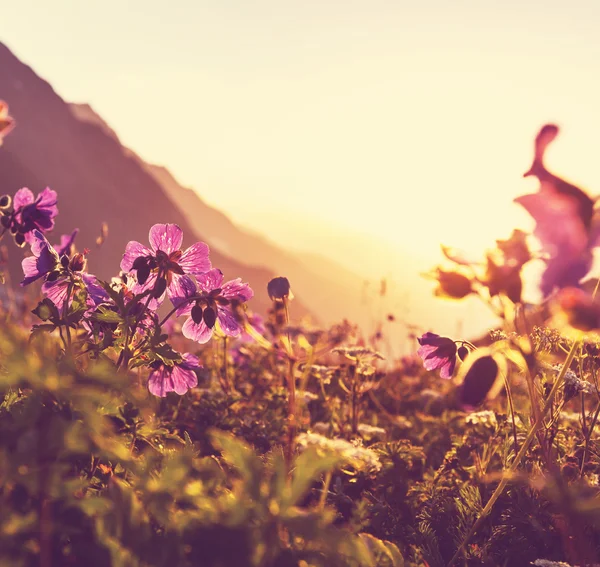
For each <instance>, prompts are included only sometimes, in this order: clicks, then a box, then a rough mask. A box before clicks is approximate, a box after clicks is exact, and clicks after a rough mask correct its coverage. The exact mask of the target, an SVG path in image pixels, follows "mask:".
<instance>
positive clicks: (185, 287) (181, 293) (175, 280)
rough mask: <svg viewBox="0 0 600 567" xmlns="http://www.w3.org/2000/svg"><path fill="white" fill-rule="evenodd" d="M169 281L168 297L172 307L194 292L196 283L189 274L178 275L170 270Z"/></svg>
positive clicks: (191, 295)
mask: <svg viewBox="0 0 600 567" xmlns="http://www.w3.org/2000/svg"><path fill="white" fill-rule="evenodd" d="M170 276H171V283H170V284H169V287H168V288H167V293H168V295H169V299H170V300H171V303H172V304H173V306H174V307H177V306H178V305H179V304H181V303H182V302H183V301H184V300H185V299H186V298H188V297H193V296H194V295H195V294H196V284H195V283H194V282H193V280H192V278H190V277H189V276H180V275H179V274H174V273H173V272H171V274H170Z"/></svg>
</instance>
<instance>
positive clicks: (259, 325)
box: [240, 313, 266, 343]
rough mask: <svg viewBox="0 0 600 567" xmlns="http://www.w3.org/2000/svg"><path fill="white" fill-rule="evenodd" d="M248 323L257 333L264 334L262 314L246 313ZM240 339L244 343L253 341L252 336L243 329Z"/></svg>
mask: <svg viewBox="0 0 600 567" xmlns="http://www.w3.org/2000/svg"><path fill="white" fill-rule="evenodd" d="M247 318H248V324H249V325H250V326H251V327H252V328H253V329H254V330H255V331H256V332H257V333H258V334H259V335H264V334H265V332H266V327H265V322H264V319H263V317H262V315H259V314H258V313H250V314H249V315H248V317H247ZM240 339H241V340H242V341H243V342H245V343H252V342H254V341H255V339H254V337H252V336H251V335H250V334H248V333H247V332H246V331H245V330H243V331H242V335H241V336H240Z"/></svg>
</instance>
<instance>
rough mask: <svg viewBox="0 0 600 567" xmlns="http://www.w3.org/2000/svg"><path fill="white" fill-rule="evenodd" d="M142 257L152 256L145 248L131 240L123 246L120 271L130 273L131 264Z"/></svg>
mask: <svg viewBox="0 0 600 567" xmlns="http://www.w3.org/2000/svg"><path fill="white" fill-rule="evenodd" d="M140 256H141V257H144V256H153V254H152V251H151V250H150V249H149V248H146V247H145V246H144V245H143V244H140V243H139V242H137V241H135V240H131V241H129V242H128V243H127V246H125V254H123V259H122V260H121V270H123V271H124V272H130V271H131V268H132V266H133V263H134V262H135V261H136V260H137V259H138V258H139V257H140Z"/></svg>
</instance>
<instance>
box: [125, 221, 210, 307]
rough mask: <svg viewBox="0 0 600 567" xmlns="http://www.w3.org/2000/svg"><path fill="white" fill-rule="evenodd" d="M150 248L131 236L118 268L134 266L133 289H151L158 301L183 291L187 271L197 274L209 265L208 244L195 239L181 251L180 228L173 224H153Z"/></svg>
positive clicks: (127, 268)
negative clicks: (134, 284)
mask: <svg viewBox="0 0 600 567" xmlns="http://www.w3.org/2000/svg"><path fill="white" fill-rule="evenodd" d="M148 239H149V241H150V246H151V247H152V249H151V250H150V249H148V248H146V246H144V245H143V244H140V243H139V242H136V241H134V240H132V241H131V242H129V243H128V244H127V247H126V248H125V254H123V259H122V260H121V269H122V270H123V271H125V272H130V271H132V270H135V272H136V278H137V285H136V286H135V288H134V291H135V292H136V293H141V292H143V291H146V290H149V289H152V290H153V296H154V297H155V298H156V300H157V305H160V304H161V303H162V302H163V301H164V297H165V293H168V295H169V298H170V299H171V300H173V299H174V298H177V297H181V296H182V295H183V289H182V286H183V285H184V283H183V282H190V281H191V280H190V278H189V277H188V276H186V274H191V275H194V276H200V275H201V274H204V273H205V272H207V271H208V270H210V268H211V263H210V260H209V258H208V254H209V248H208V246H207V245H206V244H205V243H204V242H197V243H196V244H194V245H192V246H190V247H189V248H188V249H187V250H185V251H184V252H182V250H181V244H182V242H183V231H182V230H181V228H179V227H178V226H177V225H176V224H155V225H154V226H153V227H152V228H151V229H150V234H149V236H148Z"/></svg>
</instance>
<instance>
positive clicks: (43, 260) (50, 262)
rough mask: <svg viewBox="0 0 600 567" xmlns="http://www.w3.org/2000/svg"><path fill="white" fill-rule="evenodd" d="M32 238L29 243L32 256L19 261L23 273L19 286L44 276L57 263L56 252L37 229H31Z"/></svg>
mask: <svg viewBox="0 0 600 567" xmlns="http://www.w3.org/2000/svg"><path fill="white" fill-rule="evenodd" d="M33 235H34V240H33V242H32V243H31V252H32V254H33V256H30V257H28V258H25V259H24V260H23V261H22V262H21V266H22V268H23V274H24V275H25V278H24V279H23V281H22V282H21V286H26V285H28V284H30V283H32V282H34V281H35V280H37V279H39V278H41V277H43V276H45V275H46V274H47V273H48V272H51V271H52V270H53V269H54V267H55V266H56V265H57V264H58V262H59V258H58V254H56V251H55V250H54V248H52V246H50V244H49V242H48V240H46V237H45V236H44V235H43V234H42V233H41V232H40V231H39V230H35V231H33Z"/></svg>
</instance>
